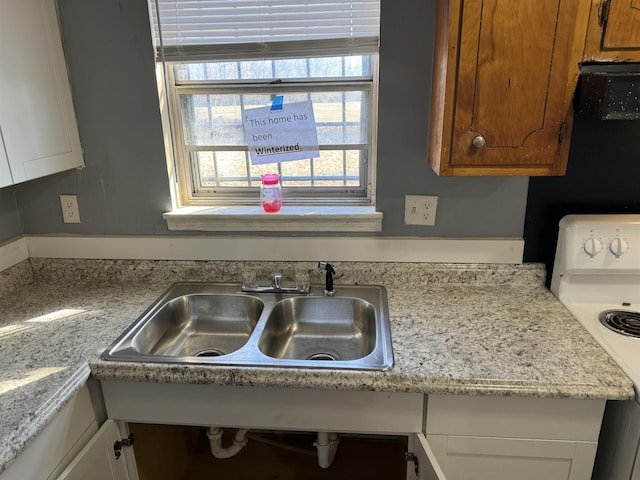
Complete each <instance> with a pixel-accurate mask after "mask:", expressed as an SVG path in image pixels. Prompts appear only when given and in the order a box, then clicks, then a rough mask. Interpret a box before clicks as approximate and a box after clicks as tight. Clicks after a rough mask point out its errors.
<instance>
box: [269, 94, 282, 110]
mask: <svg viewBox="0 0 640 480" xmlns="http://www.w3.org/2000/svg"><path fill="white" fill-rule="evenodd" d="M283 102H284V97H283V96H282V95H276V96H275V97H274V98H273V102H272V103H271V110H282V103H283Z"/></svg>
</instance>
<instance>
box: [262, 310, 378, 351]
mask: <svg viewBox="0 0 640 480" xmlns="http://www.w3.org/2000/svg"><path fill="white" fill-rule="evenodd" d="M375 320H376V311H375V308H374V306H373V305H372V304H371V303H369V302H367V301H366V300H362V299H360V298H326V297H295V298H288V299H286V300H282V301H280V302H278V303H277V304H276V305H275V307H274V308H273V310H272V311H271V314H270V315H269V318H268V319H267V322H266V324H265V327H264V330H263V332H262V335H261V337H260V341H259V342H258V346H259V348H260V351H261V352H262V353H264V354H265V355H268V356H269V357H274V358H286V359H298V360H326V361H336V360H356V359H358V358H362V357H365V356H367V355H369V354H370V353H371V352H372V351H373V349H374V347H375V345H376V324H375Z"/></svg>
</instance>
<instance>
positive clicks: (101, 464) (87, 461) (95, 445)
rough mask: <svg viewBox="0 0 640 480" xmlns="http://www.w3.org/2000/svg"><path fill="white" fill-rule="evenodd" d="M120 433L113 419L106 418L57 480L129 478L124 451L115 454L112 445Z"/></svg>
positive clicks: (118, 438) (116, 479)
mask: <svg viewBox="0 0 640 480" xmlns="http://www.w3.org/2000/svg"><path fill="white" fill-rule="evenodd" d="M121 439H122V435H121V434H120V429H119V428H118V425H117V424H116V422H114V421H113V420H107V421H106V422H105V423H104V424H103V425H102V427H100V430H98V433H96V434H95V435H94V436H93V438H92V439H91V440H90V441H89V443H87V444H86V445H85V447H84V448H83V449H82V450H81V451H80V453H78V455H77V456H76V457H75V458H74V459H73V461H72V462H71V463H70V464H69V465H68V466H67V468H65V470H64V471H63V472H62V473H61V474H60V476H59V477H58V480H87V479H89V478H90V479H91V480H130V479H131V478H137V476H136V477H132V476H130V475H129V471H128V465H127V461H126V457H125V455H126V453H124V452H120V453H118V454H117V455H116V453H115V451H114V445H116V444H117V442H119V441H121Z"/></svg>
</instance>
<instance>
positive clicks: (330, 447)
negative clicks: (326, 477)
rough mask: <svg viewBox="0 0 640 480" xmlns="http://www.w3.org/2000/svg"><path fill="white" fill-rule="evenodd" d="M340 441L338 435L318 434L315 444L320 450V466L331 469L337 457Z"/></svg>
mask: <svg viewBox="0 0 640 480" xmlns="http://www.w3.org/2000/svg"><path fill="white" fill-rule="evenodd" d="M338 443H340V439H339V438H338V434H337V433H329V432H318V439H317V440H316V442H315V443H314V444H313V445H314V446H315V447H316V448H317V449H318V465H319V466H320V468H329V467H330V466H331V464H332V463H333V459H334V458H335V456H336V450H337V449H338Z"/></svg>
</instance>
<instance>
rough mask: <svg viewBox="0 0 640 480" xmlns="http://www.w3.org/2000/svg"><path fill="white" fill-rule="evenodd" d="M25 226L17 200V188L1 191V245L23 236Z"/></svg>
mask: <svg viewBox="0 0 640 480" xmlns="http://www.w3.org/2000/svg"><path fill="white" fill-rule="evenodd" d="M22 231H23V226H22V220H21V219H20V214H19V211H18V204H17V203H16V199H15V187H6V188H2V189H0V243H2V242H4V241H7V240H10V239H12V238H14V237H17V236H18V235H20V234H22Z"/></svg>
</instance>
